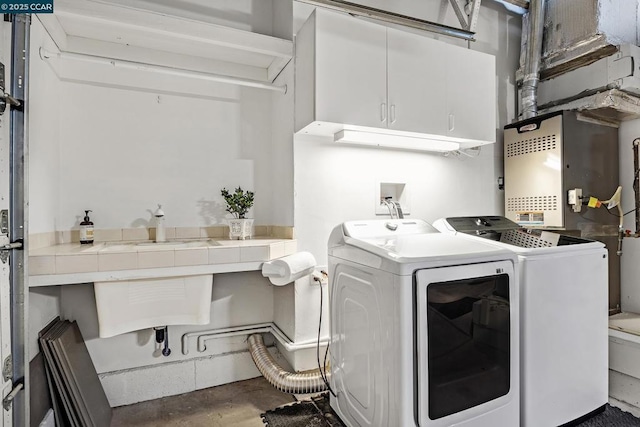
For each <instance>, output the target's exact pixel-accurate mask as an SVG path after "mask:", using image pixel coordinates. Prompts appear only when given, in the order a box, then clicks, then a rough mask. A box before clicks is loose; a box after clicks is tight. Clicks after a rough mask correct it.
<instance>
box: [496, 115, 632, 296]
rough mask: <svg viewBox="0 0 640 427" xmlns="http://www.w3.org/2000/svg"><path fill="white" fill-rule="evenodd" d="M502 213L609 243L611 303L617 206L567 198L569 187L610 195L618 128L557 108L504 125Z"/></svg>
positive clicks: (616, 290)
mask: <svg viewBox="0 0 640 427" xmlns="http://www.w3.org/2000/svg"><path fill="white" fill-rule="evenodd" d="M504 175H505V179H504V181H505V216H506V217H507V218H508V219H510V220H512V221H514V222H516V223H518V224H520V225H521V226H523V227H528V228H552V229H559V230H566V231H568V232H569V233H570V234H574V235H576V236H579V237H586V238H590V239H595V240H600V241H602V242H603V243H605V245H606V246H607V249H609V270H610V278H609V287H610V293H609V303H610V307H611V308H615V306H616V305H617V304H618V303H619V301H620V285H619V283H620V280H619V262H620V261H619V257H618V255H616V249H617V235H618V223H619V217H618V211H617V209H612V210H611V211H609V212H608V211H607V209H606V207H604V206H603V207H601V208H597V209H592V208H588V207H587V206H580V208H579V212H576V209H574V208H573V206H572V205H571V204H569V199H568V194H569V190H575V189H579V190H581V193H582V196H583V200H588V198H589V196H593V197H596V198H598V199H600V200H607V199H609V198H610V197H611V196H612V195H613V194H614V192H615V191H616V189H617V187H618V185H619V178H618V177H619V175H618V129H617V128H616V127H612V126H609V125H604V124H601V123H596V122H594V121H593V120H589V119H583V118H582V117H581V116H580V114H579V113H577V112H575V111H557V112H553V113H549V114H545V115H541V116H538V117H535V118H532V119H527V120H523V121H520V122H517V123H513V124H510V125H508V126H505V128H504Z"/></svg>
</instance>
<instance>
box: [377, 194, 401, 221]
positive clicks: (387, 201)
mask: <svg viewBox="0 0 640 427" xmlns="http://www.w3.org/2000/svg"><path fill="white" fill-rule="evenodd" d="M391 199H392V197H391V196H387V197H383V198H381V199H380V204H381V205H385V206H386V207H387V209H389V215H391V219H403V218H404V214H403V213H402V207H401V206H400V203H399V202H396V201H395V200H391Z"/></svg>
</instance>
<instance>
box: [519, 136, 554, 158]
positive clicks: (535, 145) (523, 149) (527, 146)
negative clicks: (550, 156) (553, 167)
mask: <svg viewBox="0 0 640 427" xmlns="http://www.w3.org/2000/svg"><path fill="white" fill-rule="evenodd" d="M556 147H557V144H556V135H545V136H538V137H534V138H529V139H523V140H522V141H516V142H513V143H511V144H508V145H507V157H515V156H522V155H524V154H530V153H537V152H539V151H549V150H555V149H556Z"/></svg>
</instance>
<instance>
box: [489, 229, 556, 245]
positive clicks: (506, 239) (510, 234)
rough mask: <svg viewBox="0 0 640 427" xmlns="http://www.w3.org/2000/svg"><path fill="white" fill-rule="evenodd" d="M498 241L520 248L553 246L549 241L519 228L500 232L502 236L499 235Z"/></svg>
mask: <svg viewBox="0 0 640 427" xmlns="http://www.w3.org/2000/svg"><path fill="white" fill-rule="evenodd" d="M500 241H501V242H502V243H508V244H510V245H514V246H519V247H521V248H548V247H550V246H553V245H552V244H551V243H550V242H547V241H546V240H542V239H541V238H540V237H538V236H534V235H532V234H529V233H525V232H524V231H520V230H509V231H505V232H504V233H502V236H500Z"/></svg>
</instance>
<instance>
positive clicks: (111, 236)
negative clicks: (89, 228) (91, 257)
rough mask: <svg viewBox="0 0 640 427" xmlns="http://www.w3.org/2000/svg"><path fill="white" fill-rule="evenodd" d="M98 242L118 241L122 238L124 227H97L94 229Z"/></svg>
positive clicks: (94, 236) (94, 235)
mask: <svg viewBox="0 0 640 427" xmlns="http://www.w3.org/2000/svg"><path fill="white" fill-rule="evenodd" d="M93 238H94V239H95V241H96V242H117V241H120V240H122V228H108V229H96V230H94V231H93Z"/></svg>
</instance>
